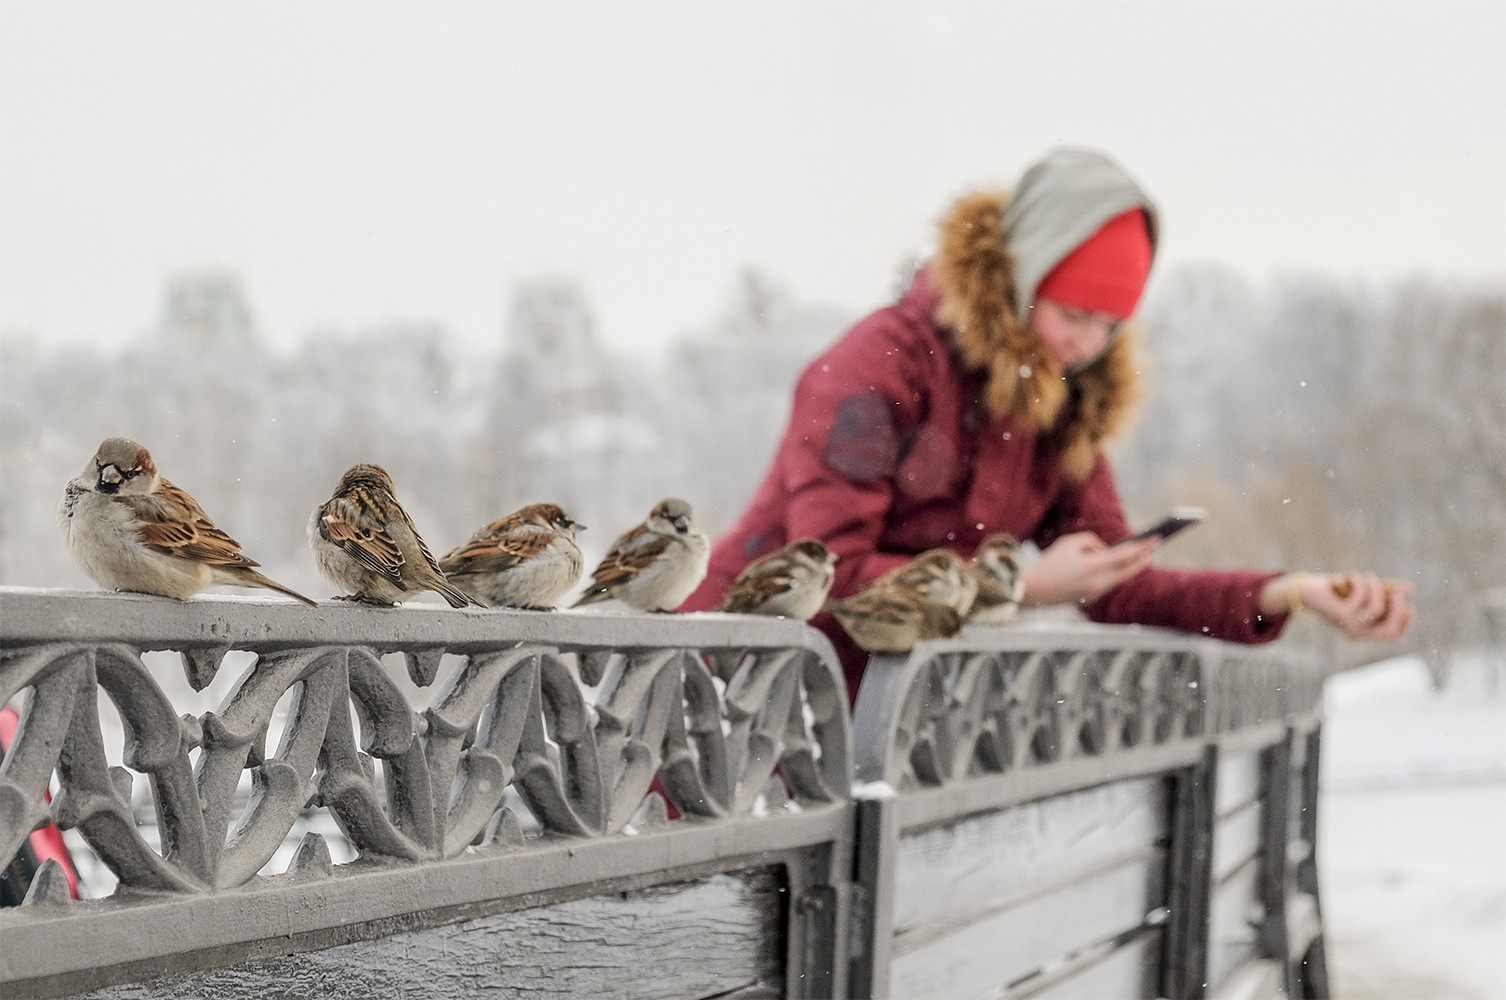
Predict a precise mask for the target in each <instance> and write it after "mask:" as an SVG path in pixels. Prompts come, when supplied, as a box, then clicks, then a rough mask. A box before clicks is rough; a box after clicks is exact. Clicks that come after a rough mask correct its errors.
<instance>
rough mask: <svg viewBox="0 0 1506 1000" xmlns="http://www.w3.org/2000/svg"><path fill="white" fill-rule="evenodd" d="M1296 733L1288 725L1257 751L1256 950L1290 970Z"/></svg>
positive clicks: (1291, 956) (1291, 959) (1291, 957)
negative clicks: (1259, 911)
mask: <svg viewBox="0 0 1506 1000" xmlns="http://www.w3.org/2000/svg"><path fill="white" fill-rule="evenodd" d="M1296 738H1297V737H1296V732H1295V730H1294V729H1293V728H1292V727H1291V726H1288V727H1287V729H1286V734H1285V736H1284V737H1283V738H1282V740H1281V742H1280V743H1277V744H1276V745H1275V746H1272V747H1269V748H1267V749H1266V750H1265V751H1264V752H1263V753H1262V754H1261V778H1260V786H1261V788H1260V807H1261V810H1262V814H1263V821H1262V823H1261V831H1260V902H1261V906H1262V908H1263V909H1264V914H1263V916H1262V919H1261V923H1260V937H1259V943H1258V947H1259V953H1260V955H1261V956H1262V957H1263V958H1269V959H1273V960H1275V961H1276V962H1279V963H1280V965H1281V967H1282V969H1283V970H1286V969H1290V967H1291V964H1292V961H1293V959H1294V958H1295V956H1293V955H1292V954H1291V953H1290V952H1291V947H1290V939H1289V936H1288V934H1287V919H1286V907H1287V896H1288V893H1287V886H1288V884H1289V882H1290V879H1291V862H1290V860H1289V857H1290V845H1291V842H1292V836H1293V833H1294V832H1295V831H1294V830H1293V828H1292V819H1291V802H1292V785H1293V781H1294V775H1293V773H1292V761H1293V754H1292V744H1293V742H1294V741H1295V740H1296Z"/></svg>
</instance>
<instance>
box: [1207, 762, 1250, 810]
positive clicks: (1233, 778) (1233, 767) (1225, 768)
mask: <svg viewBox="0 0 1506 1000" xmlns="http://www.w3.org/2000/svg"><path fill="white" fill-rule="evenodd" d="M1217 788H1218V793H1217V796H1216V798H1215V799H1214V812H1215V813H1216V814H1217V815H1219V816H1224V815H1226V814H1228V813H1231V812H1233V811H1235V810H1236V809H1238V808H1239V807H1240V806H1242V805H1245V804H1246V803H1248V802H1253V801H1255V799H1256V798H1258V797H1259V795H1260V751H1247V752H1245V753H1237V754H1228V755H1220V756H1219V759H1218V783H1217Z"/></svg>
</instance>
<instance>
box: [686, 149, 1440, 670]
mask: <svg viewBox="0 0 1506 1000" xmlns="http://www.w3.org/2000/svg"><path fill="white" fill-rule="evenodd" d="M1156 236H1157V216H1156V209H1155V206H1154V204H1153V203H1152V201H1151V199H1150V198H1149V197H1148V196H1147V195H1146V194H1145V192H1144V191H1143V190H1142V189H1141V187H1140V185H1139V184H1138V183H1137V182H1136V181H1135V180H1134V179H1133V178H1132V177H1131V176H1130V175H1129V174H1128V173H1127V172H1126V171H1125V170H1124V169H1123V168H1122V167H1120V166H1119V165H1118V164H1117V163H1115V162H1114V161H1113V160H1111V159H1109V158H1108V157H1106V156H1103V155H1101V154H1099V153H1096V152H1092V151H1088V150H1078V149H1061V150H1056V151H1054V152H1052V153H1050V154H1049V155H1047V156H1046V157H1044V158H1043V159H1041V160H1040V161H1038V162H1037V163H1035V164H1034V165H1032V166H1031V167H1030V168H1029V169H1028V170H1026V171H1025V173H1024V174H1023V175H1022V177H1021V178H1020V180H1019V182H1018V184H1017V185H1016V186H1015V188H1014V190H1013V192H1012V193H1010V194H1007V195H1006V194H1004V193H990V192H982V193H974V194H969V195H966V196H964V197H962V198H961V199H959V200H958V201H957V202H956V203H955V204H954V205H953V206H952V207H951V209H950V210H949V212H948V213H947V214H946V216H945V217H944V219H943V221H942V222H941V226H940V232H939V239H938V243H937V250H936V253H935V255H934V256H933V258H932V259H931V260H930V261H929V262H928V263H927V264H926V265H925V266H924V267H923V268H922V269H921V270H920V271H919V273H918V274H917V275H916V277H915V279H914V282H913V283H912V285H911V287H910V289H909V291H908V292H907V293H906V294H905V295H904V296H903V298H902V299H901V300H900V301H899V302H897V303H895V304H893V305H891V306H888V307H885V308H882V309H879V310H878V311H877V312H874V313H872V314H871V315H869V316H867V317H866V318H864V319H863V320H861V321H860V322H858V324H857V325H856V326H854V327H853V328H852V329H851V330H850V331H848V332H847V333H846V334H845V335H844V336H843V337H842V338H841V339H840V340H838V341H837V342H836V343H835V344H834V345H833V346H832V347H831V348H830V349H829V350H827V351H826V352H825V353H824V354H822V355H821V356H820V357H818V358H817V359H816V360H815V361H814V362H812V363H811V365H810V366H809V367H808V368H806V369H805V371H804V373H803V374H802V375H801V376H800V379H799V382H798V383H797V385H796V387H795V398H794V407H793V412H792V414H791V417H790V422H789V427H788V429H787V430H786V431H785V434H784V437H783V439H782V441H781V443H780V445H779V448H778V451H777V452H776V454H775V456H774V459H773V462H772V464H771V465H770V467H769V470H768V472H767V474H766V475H765V476H764V478H763V481H762V483H761V484H760V485H759V487H758V489H757V491H756V493H755V495H754V497H753V500H752V502H751V503H750V504H749V506H748V508H747V510H746V511H744V512H743V514H742V516H741V517H740V518H739V519H738V520H737V522H736V524H735V525H734V526H733V527H732V529H731V530H730V531H729V532H728V533H727V534H726V535H724V536H723V537H722V538H720V539H718V540H717V542H716V544H715V546H714V548H713V551H712V554H711V565H710V571H709V572H708V574H707V576H706V579H705V581H704V582H703V583H702V585H701V586H700V588H699V589H697V590H696V592H695V593H694V594H692V595H691V597H690V598H689V599H688V600H687V601H686V602H685V604H684V605H682V607H681V610H684V611H697V610H706V609H710V608H714V607H716V606H717V605H718V604H719V603H720V602H721V599H722V596H723V594H724V593H725V592H726V589H727V587H728V585H729V584H730V583H731V582H732V580H733V579H734V578H735V577H736V576H737V574H738V573H739V572H740V571H741V570H742V569H743V568H744V567H745V566H746V565H747V564H748V563H750V562H752V561H753V560H754V559H756V558H757V557H759V556H761V555H764V554H766V553H769V552H772V551H774V550H775V549H777V548H779V547H780V546H782V545H784V544H785V543H786V542H788V541H790V540H792V539H795V538H801V537H809V538H816V539H820V540H821V541H823V542H825V543H826V545H827V546H828V547H829V548H830V549H831V550H832V551H833V552H835V553H836V554H837V556H838V561H837V565H836V579H835V581H834V584H833V586H832V591H831V593H832V596H833V597H843V596H847V595H850V594H853V593H855V592H856V591H857V590H859V589H860V588H861V587H862V586H863V585H864V584H866V583H868V582H870V581H871V580H873V579H874V578H876V577H878V576H880V575H881V574H883V573H884V572H886V571H887V570H890V569H893V568H894V567H896V566H898V565H901V564H903V563H904V562H906V561H908V560H909V559H911V558H912V557H913V556H915V555H916V554H918V553H920V552H922V551H924V550H926V549H929V548H933V547H938V546H944V547H946V548H950V549H953V550H955V551H956V552H957V553H958V554H959V555H962V556H964V557H970V556H971V555H972V552H973V550H974V549H975V548H976V546H977V545H978V543H979V542H980V541H982V540H983V539H984V538H985V537H986V536H988V535H990V534H992V533H995V532H1008V533H1009V534H1011V535H1014V536H1015V537H1016V538H1018V539H1022V540H1025V539H1028V540H1030V541H1032V542H1034V543H1035V545H1036V546H1037V547H1038V548H1039V550H1040V557H1039V559H1038V560H1037V561H1035V562H1034V563H1032V564H1031V565H1029V566H1027V567H1026V568H1025V571H1024V579H1025V602H1026V603H1027V604H1033V605H1048V604H1063V603H1073V602H1075V603H1077V604H1078V605H1080V606H1081V608H1082V610H1083V611H1084V612H1085V613H1086V614H1087V615H1088V616H1089V617H1090V618H1092V619H1094V620H1096V621H1100V622H1120V623H1138V624H1142V625H1158V626H1165V627H1169V628H1174V629H1180V630H1183V631H1187V632H1194V633H1200V634H1203V635H1210V636H1214V637H1217V638H1219V639H1225V640H1231V641H1235V642H1247V643H1256V642H1265V641H1269V640H1271V639H1274V638H1275V637H1276V636H1277V635H1279V634H1280V632H1281V630H1282V628H1283V626H1284V625H1285V623H1286V621H1287V619H1288V617H1289V615H1290V613H1291V612H1292V611H1294V610H1296V609H1297V608H1299V607H1301V606H1303V605H1306V606H1309V607H1311V608H1313V609H1314V610H1316V611H1317V612H1319V613H1320V614H1322V615H1323V616H1325V617H1326V618H1327V619H1329V620H1330V621H1332V622H1333V623H1334V624H1336V625H1338V626H1339V627H1341V628H1343V629H1344V630H1345V631H1346V632H1348V633H1349V634H1350V635H1351V636H1355V637H1365V638H1397V637H1399V636H1400V635H1401V634H1403V633H1404V632H1405V631H1406V629H1407V627H1408V626H1409V625H1410V622H1411V615H1412V611H1411V607H1410V605H1409V604H1408V602H1407V600H1406V596H1407V595H1408V594H1409V593H1410V589H1409V587H1408V585H1406V584H1404V583H1401V582H1399V581H1394V580H1393V581H1387V580H1381V579H1380V578H1378V577H1376V576H1375V575H1373V574H1370V573H1351V574H1348V575H1347V576H1345V577H1343V578H1342V579H1344V580H1345V581H1346V582H1347V587H1340V588H1339V589H1338V590H1335V588H1334V587H1333V586H1332V583H1333V582H1334V580H1336V579H1338V578H1336V577H1330V576H1326V575H1319V574H1298V573H1276V572H1258V571H1189V570H1172V569H1163V568H1160V567H1157V566H1155V565H1153V564H1152V562H1151V559H1152V555H1153V554H1154V551H1155V548H1156V546H1157V544H1158V543H1157V542H1156V541H1155V540H1147V541H1125V540H1126V539H1128V538H1129V536H1130V534H1131V531H1130V528H1129V526H1128V525H1127V524H1126V522H1125V517H1124V510H1123V505H1122V504H1121V502H1120V499H1119V494H1118V491H1117V489H1116V488H1115V485H1114V475H1113V471H1112V469H1111V468H1110V466H1109V463H1108V460H1107V459H1106V458H1105V456H1104V453H1103V447H1102V446H1103V443H1104V442H1105V441H1106V440H1107V439H1109V438H1110V437H1112V436H1113V435H1114V434H1115V433H1116V432H1118V431H1120V430H1122V429H1123V428H1124V427H1125V425H1126V423H1127V418H1128V415H1129V410H1130V408H1131V405H1132V404H1133V403H1134V402H1135V400H1136V398H1137V396H1138V395H1139V393H1140V389H1141V386H1140V381H1141V374H1140V373H1141V365H1140V363H1139V361H1138V360H1137V357H1136V351H1137V338H1136V334H1135V329H1134V324H1133V323H1132V322H1130V321H1129V318H1130V317H1131V316H1132V315H1133V313H1134V310H1135V306H1136V304H1137V303H1138V302H1139V300H1140V295H1141V292H1142V290H1143V289H1144V286H1145V281H1146V278H1147V277H1148V276H1149V273H1150V267H1151V262H1152V259H1153V257H1154V254H1155V246H1156ZM1116 543H1119V544H1116ZM813 624H815V625H817V626H818V627H820V628H822V629H823V630H824V631H826V632H827V634H828V635H830V636H831V637H832V639H833V642H834V643H835V644H836V646H837V650H838V652H839V654H841V656H842V660H843V663H844V667H845V668H846V673H847V680H848V685H849V691H850V694H851V695H852V696H853V697H856V692H857V685H858V682H859V681H860V680H861V677H862V670H863V667H864V666H865V665H866V662H867V656H866V654H864V653H863V652H862V651H861V650H859V649H858V648H857V647H856V646H855V645H854V644H853V643H852V642H851V640H849V639H848V638H847V637H846V636H845V634H843V632H842V630H841V627H840V626H838V625H837V624H836V623H835V622H834V621H833V620H832V619H831V617H830V615H822V616H820V617H818V618H817V619H815V620H814V621H813Z"/></svg>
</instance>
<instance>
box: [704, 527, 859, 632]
mask: <svg viewBox="0 0 1506 1000" xmlns="http://www.w3.org/2000/svg"><path fill="white" fill-rule="evenodd" d="M836 564H837V557H836V555H835V554H834V553H833V552H832V551H831V550H830V549H828V548H827V547H826V546H825V545H823V544H822V543H821V542H818V541H816V540H815V539H814V538H797V539H795V540H794V541H793V542H790V543H789V544H788V545H785V546H784V547H782V548H780V549H777V550H776V551H774V552H770V553H769V554H768V555H765V556H761V557H759V558H758V559H755V560H753V562H751V563H749V564H748V566H747V568H745V569H744V570H743V571H742V572H741V573H739V574H738V575H737V579H735V580H733V581H732V586H730V587H728V588H727V595H726V597H725V598H723V600H722V604H721V606H720V607H719V608H717V610H718V611H731V612H736V613H738V614H745V615H776V616H779V617H783V618H799V619H800V620H801V621H808V620H809V619H810V618H811V616H812V615H814V614H815V613H816V612H818V611H820V610H821V606H822V605H823V604H825V603H826V595H827V592H828V591H830V590H831V582H832V579H833V578H834V577H835V575H836V569H835V567H836Z"/></svg>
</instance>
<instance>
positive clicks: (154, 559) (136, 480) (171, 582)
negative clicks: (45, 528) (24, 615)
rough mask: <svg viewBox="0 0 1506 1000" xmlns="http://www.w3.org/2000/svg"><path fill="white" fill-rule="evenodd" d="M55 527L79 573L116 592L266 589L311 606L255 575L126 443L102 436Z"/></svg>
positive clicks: (178, 594) (231, 543) (194, 504)
mask: <svg viewBox="0 0 1506 1000" xmlns="http://www.w3.org/2000/svg"><path fill="white" fill-rule="evenodd" d="M58 523H59V525H60V526H61V527H62V529H63V537H64V539H65V540H66V542H67V544H68V550H69V552H71V553H72V554H73V557H74V558H75V559H77V560H78V563H79V565H80V566H82V567H83V569H84V572H85V573H88V574H89V576H90V577H92V578H93V579H94V580H95V581H96V582H97V583H99V584H101V585H102V586H105V587H111V588H113V589H115V590H128V591H132V592H135V593H140V594H157V595H159V596H161V597H175V598H177V599H179V600H183V599H185V598H188V597H192V596H193V595H194V594H197V593H198V592H199V591H201V590H204V589H205V588H206V587H214V586H230V587H265V588H266V589H268V590H275V591H277V592H278V593H280V594H286V595H288V596H289V597H291V598H293V599H294V600H297V601H302V602H303V603H304V604H307V605H309V606H311V607H316V606H317V605H316V604H315V602H314V601H312V600H310V599H309V598H307V597H304V596H303V595H302V594H300V593H298V592H297V591H296V590H293V589H292V588H290V587H285V586H283V585H282V584H280V583H278V582H277V581H276V580H272V579H269V578H267V577H265V576H263V575H262V574H261V573H259V572H257V570H256V567H257V566H259V565H260V563H258V562H256V561H255V560H253V559H250V558H247V556H246V555H245V553H243V552H242V551H241V546H240V543H239V542H237V541H236V540H235V539H233V538H231V537H230V536H229V535H227V534H225V532H223V531H221V530H220V529H219V528H217V527H216V526H215V524H214V522H213V521H211V520H210V519H209V515H208V514H206V513H204V510H203V508H201V507H200V506H199V504H198V501H196V500H194V498H193V497H191V496H189V495H188V494H187V493H185V492H184V491H183V490H181V489H179V488H178V487H177V486H174V485H173V484H172V483H171V482H169V481H168V480H166V479H164V478H163V477H162V476H161V475H159V474H158V472H157V466H156V464H155V463H153V461H152V456H151V454H150V453H149V452H148V451H147V450H146V449H145V448H143V447H142V446H141V445H139V444H137V443H136V442H135V441H132V440H130V439H129V438H123V437H112V438H107V439H105V441H104V442H103V443H101V444H100V446H99V450H98V451H96V452H95V453H94V457H93V458H92V459H90V460H89V462H88V463H87V464H86V465H85V466H84V470H83V471H82V472H80V473H79V474H78V476H77V477H75V478H74V479H73V480H72V481H71V482H69V483H68V485H67V487H66V488H65V489H64V490H63V502H62V506H61V507H60V508H59V510H58Z"/></svg>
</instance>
